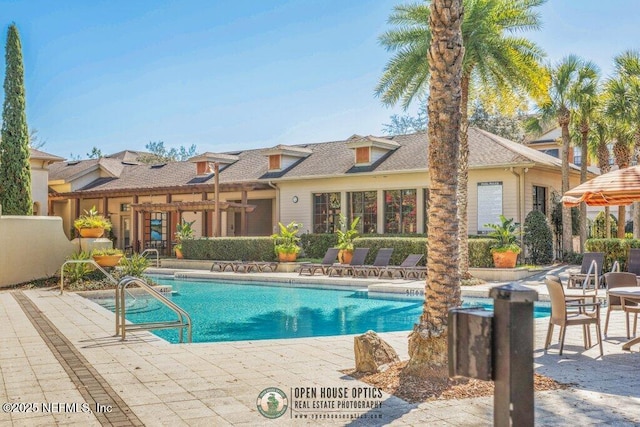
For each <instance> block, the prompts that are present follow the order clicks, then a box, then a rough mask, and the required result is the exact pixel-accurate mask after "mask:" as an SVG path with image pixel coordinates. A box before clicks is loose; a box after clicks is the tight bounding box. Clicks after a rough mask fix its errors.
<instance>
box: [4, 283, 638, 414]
mask: <svg viewBox="0 0 640 427" xmlns="http://www.w3.org/2000/svg"><path fill="white" fill-rule="evenodd" d="M237 276H238V275H237V274H236V275H235V277H237ZM278 276H280V277H282V276H281V275H280V274H278ZM296 276H297V275H296ZM529 282H531V283H529ZM404 283H406V282H404ZM527 284H529V285H531V286H534V287H535V288H536V290H539V291H542V290H543V289H542V288H544V286H543V285H542V284H541V283H538V282H532V281H531V280H528V281H527ZM495 285H496V284H495V283H494V284H488V285H482V286H481V287H474V290H475V291H481V290H482V289H485V290H486V289H488V288H490V287H491V286H495ZM603 315H604V313H603ZM0 324H1V325H3V328H2V330H3V334H2V336H0V373H1V375H2V386H0V402H2V403H3V404H6V403H8V404H9V405H8V406H3V411H2V412H0V425H15V426H38V425H43V426H44V425H46V426H49V425H77V426H87V425H116V426H120V425H122V426H128V425H149V426H151V425H153V426H155V425H167V426H192V425H196V426H197V425H203V426H204V425H206V426H210V425H216V426H217V425H246V426H253V425H311V424H313V425H315V424H324V425H367V426H369V425H399V426H400V425H402V426H403V425H416V426H418V425H438V426H439V425H442V426H453V425H455V426H476V425H491V424H492V420H493V418H492V417H493V415H492V414H493V398H492V397H486V398H474V399H464V400H436V401H432V402H425V403H421V404H408V403H406V402H404V401H402V400H400V399H397V398H395V397H393V396H389V395H387V394H384V395H383V397H382V398H378V397H376V396H374V397H373V398H370V399H360V400H362V401H364V400H368V401H376V402H378V403H381V404H382V406H381V408H379V409H367V410H346V409H341V410H336V411H334V412H331V411H330V410H326V409H325V410H320V411H318V410H316V411H310V410H307V409H305V408H303V407H302V406H304V405H300V407H299V409H298V410H296V411H293V412H291V411H287V413H285V414H284V415H282V416H281V417H280V418H277V419H275V420H270V419H268V418H265V417H264V416H263V415H261V414H260V413H259V411H258V409H257V405H256V401H257V398H258V395H259V394H260V393H261V392H262V391H263V390H265V389H267V388H270V387H276V388H279V389H281V390H282V391H284V392H285V393H286V394H287V395H288V398H289V403H290V405H291V406H293V404H295V403H296V402H298V404H300V403H301V402H302V403H304V401H305V399H304V396H300V395H299V396H298V397H297V398H296V397H295V396H294V394H296V392H299V393H298V394H300V393H302V391H304V390H320V391H322V390H325V391H327V392H329V393H331V392H335V390H338V389H341V388H343V387H346V388H347V390H349V391H350V392H352V391H353V390H367V389H369V387H368V386H367V385H366V384H364V383H362V382H359V381H357V380H354V379H352V378H350V377H346V376H345V375H344V374H342V373H341V372H340V371H341V370H344V369H349V368H352V367H353V366H354V361H353V336H352V335H351V336H336V337H323V338H303V339H291V340H268V341H246V342H228V343H213V344H167V343H166V342H164V341H162V340H161V339H159V338H157V337H156V336H154V335H153V334H151V333H149V332H136V333H131V334H129V335H128V340H127V341H125V342H122V341H120V339H119V338H117V337H114V336H113V335H114V315H113V313H111V312H109V311H107V310H106V309H103V308H102V307H99V306H98V305H96V304H94V303H93V302H91V301H89V300H86V299H84V298H82V297H81V296H79V295H76V294H73V293H65V294H63V295H59V293H58V292H57V291H56V290H25V291H2V292H0ZM535 325H536V327H535V346H534V348H535V349H536V350H535V354H534V357H535V367H536V372H538V373H540V374H543V375H547V376H549V377H552V378H555V379H557V380H559V381H561V382H565V383H570V384H572V386H571V388H569V389H567V390H556V391H546V392H538V393H536V402H535V410H536V414H535V415H536V425H542V426H545V425H549V426H551V425H558V424H567V423H569V424H575V425H578V424H579V425H596V424H597V425H601V424H608V425H637V424H638V423H640V376H638V375H637V367H638V366H640V353H638V350H640V348H639V347H635V348H634V349H633V350H634V351H633V352H631V353H629V352H624V351H623V350H622V343H623V342H624V341H626V337H625V326H624V316H622V314H621V313H620V312H616V313H613V314H612V316H611V324H610V325H609V337H608V338H607V339H606V340H605V342H604V352H605V354H604V357H602V358H599V357H597V356H598V354H599V353H598V349H597V347H595V348H591V349H589V350H586V351H585V350H584V349H583V348H582V337H581V331H580V330H579V328H570V329H569V332H568V334H567V342H566V345H565V352H564V355H563V356H562V357H560V356H558V346H557V343H554V345H552V347H551V348H550V350H549V352H548V353H545V352H544V351H543V350H541V349H542V347H543V342H544V335H545V334H546V327H547V320H546V319H539V320H537V321H536V323H535ZM381 336H382V337H383V338H384V339H385V340H387V341H388V342H389V343H390V344H391V345H392V346H393V347H394V348H395V349H396V350H397V351H398V353H399V354H400V356H401V358H403V359H406V358H407V350H406V343H407V333H406V332H400V333H384V334H381ZM292 391H293V392H294V393H292ZM318 400H320V399H319V398H318V399H314V400H313V401H318ZM325 400H327V399H325ZM308 402H309V403H311V402H312V401H311V400H309V401H308ZM96 403H97V404H99V406H97V407H96ZM6 409H8V410H9V411H8V412H5V411H6ZM44 411H48V412H44ZM313 414H316V415H318V414H321V415H322V414H323V415H325V416H334V417H339V416H353V415H354V414H355V415H362V416H363V417H362V418H357V419H356V418H354V419H351V418H341V419H340V418H333V419H327V418H323V419H319V420H318V419H313V418H311V416H312V415H313ZM304 415H307V418H294V417H302V416H304ZM365 417H366V418H365ZM378 417H380V418H378Z"/></svg>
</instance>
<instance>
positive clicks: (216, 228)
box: [213, 162, 222, 237]
mask: <svg viewBox="0 0 640 427" xmlns="http://www.w3.org/2000/svg"><path fill="white" fill-rule="evenodd" d="M213 173H214V176H213V189H214V191H215V195H214V197H215V199H214V201H215V210H216V211H215V219H214V222H213V236H214V237H220V228H222V217H221V216H220V191H219V190H220V176H219V175H220V163H218V162H215V163H214V164H213Z"/></svg>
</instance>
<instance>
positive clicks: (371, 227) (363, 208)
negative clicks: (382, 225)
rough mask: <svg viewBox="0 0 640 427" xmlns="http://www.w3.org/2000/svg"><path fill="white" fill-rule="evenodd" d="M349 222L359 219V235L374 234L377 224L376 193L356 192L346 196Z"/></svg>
mask: <svg viewBox="0 0 640 427" xmlns="http://www.w3.org/2000/svg"><path fill="white" fill-rule="evenodd" d="M347 200H348V201H349V215H348V216H349V222H351V221H353V219H354V218H357V217H360V222H359V223H358V231H360V233H376V232H377V224H378V192H377V191H358V192H353V193H349V194H348V199H347Z"/></svg>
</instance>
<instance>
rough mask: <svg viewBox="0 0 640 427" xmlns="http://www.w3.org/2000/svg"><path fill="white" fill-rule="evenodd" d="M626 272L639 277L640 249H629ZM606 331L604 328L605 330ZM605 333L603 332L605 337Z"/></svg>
mask: <svg viewBox="0 0 640 427" xmlns="http://www.w3.org/2000/svg"><path fill="white" fill-rule="evenodd" d="M627 271H628V272H629V273H633V274H635V275H636V276H640V249H638V248H632V249H629V258H627ZM605 329H606V328H605ZM606 334H607V333H606V332H605V335H606Z"/></svg>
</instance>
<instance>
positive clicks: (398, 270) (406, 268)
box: [378, 254, 424, 279]
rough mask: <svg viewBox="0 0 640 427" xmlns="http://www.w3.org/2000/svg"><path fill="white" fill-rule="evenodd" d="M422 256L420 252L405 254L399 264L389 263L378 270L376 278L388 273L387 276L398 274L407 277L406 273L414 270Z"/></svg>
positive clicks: (391, 276) (392, 276)
mask: <svg viewBox="0 0 640 427" xmlns="http://www.w3.org/2000/svg"><path fill="white" fill-rule="evenodd" d="M422 257H424V255H422V254H411V255H407V257H406V258H405V259H404V261H402V264H400V265H390V266H387V267H385V268H383V269H381V270H380V273H378V279H382V278H383V277H384V276H386V275H388V276H389V278H391V279H392V278H394V277H395V276H396V275H399V276H400V277H402V278H408V277H407V275H408V274H412V272H415V271H416V267H417V266H418V263H419V262H420V260H421V259H422Z"/></svg>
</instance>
